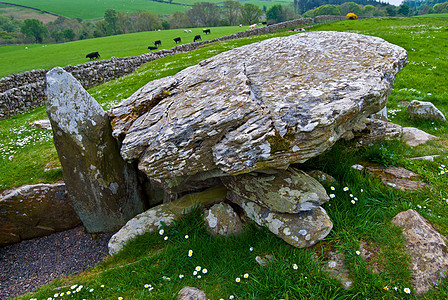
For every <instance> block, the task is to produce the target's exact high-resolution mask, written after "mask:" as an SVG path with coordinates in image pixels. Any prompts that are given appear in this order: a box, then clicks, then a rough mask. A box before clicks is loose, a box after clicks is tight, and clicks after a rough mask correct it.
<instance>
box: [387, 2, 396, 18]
mask: <svg viewBox="0 0 448 300" xmlns="http://www.w3.org/2000/svg"><path fill="white" fill-rule="evenodd" d="M386 15H387V16H389V17H395V16H396V15H397V11H396V8H395V6H393V5H388V6H386Z"/></svg>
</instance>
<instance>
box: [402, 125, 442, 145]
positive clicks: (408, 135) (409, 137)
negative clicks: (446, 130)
mask: <svg viewBox="0 0 448 300" xmlns="http://www.w3.org/2000/svg"><path fill="white" fill-rule="evenodd" d="M435 138H436V136H434V135H432V134H429V133H426V132H424V131H423V130H420V129H417V128H414V127H404V128H403V136H402V139H403V140H404V141H405V142H406V144H407V145H408V146H411V147H415V146H418V145H421V144H424V143H426V142H427V141H430V140H432V139H435Z"/></svg>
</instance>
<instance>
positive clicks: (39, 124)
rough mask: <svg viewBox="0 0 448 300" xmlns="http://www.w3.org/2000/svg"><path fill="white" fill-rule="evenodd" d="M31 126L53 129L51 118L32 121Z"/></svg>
mask: <svg viewBox="0 0 448 300" xmlns="http://www.w3.org/2000/svg"><path fill="white" fill-rule="evenodd" d="M30 126H31V127H34V128H40V129H47V130H51V124H50V120H48V119H43V120H36V121H33V122H31V123H30Z"/></svg>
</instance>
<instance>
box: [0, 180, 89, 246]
mask: <svg viewBox="0 0 448 300" xmlns="http://www.w3.org/2000/svg"><path fill="white" fill-rule="evenodd" d="M79 225H81V220H80V219H79V218H78V216H77V215H76V212H75V210H74V209H73V205H72V201H71V200H70V197H69V196H68V194H67V192H66V191H65V184H64V183H54V184H34V185H24V186H20V187H17V188H13V189H10V190H7V191H4V192H3V193H1V194H0V246H4V245H8V244H13V243H18V242H20V241H21V240H26V239H31V238H36V237H41V236H45V235H49V234H52V233H55V232H58V231H64V230H68V229H72V228H75V227H76V226H79Z"/></svg>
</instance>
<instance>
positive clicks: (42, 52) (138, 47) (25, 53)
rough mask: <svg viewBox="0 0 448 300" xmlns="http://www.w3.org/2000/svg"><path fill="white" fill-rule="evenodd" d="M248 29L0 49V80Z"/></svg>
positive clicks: (167, 32)
mask: <svg viewBox="0 0 448 300" xmlns="http://www.w3.org/2000/svg"><path fill="white" fill-rule="evenodd" d="M247 28H248V27H247V26H244V27H239V26H225V27H214V28H213V29H212V30H211V33H210V34H207V35H204V34H203V33H202V28H192V29H191V31H192V33H185V32H184V29H171V30H162V31H145V32H138V33H130V34H122V35H116V36H108V37H103V38H97V39H87V40H81V41H74V42H68V43H60V44H45V45H41V44H30V45H14V46H4V47H0V56H1V57H2V59H1V60H0V77H5V76H7V75H9V74H12V73H20V72H24V71H29V70H32V69H49V68H52V67H55V66H61V67H64V66H67V65H77V64H82V63H85V62H88V61H89V59H87V58H86V54H88V53H91V52H96V51H98V52H99V53H100V55H101V59H110V58H111V57H112V56H114V57H127V56H135V55H141V54H144V53H147V52H150V50H148V46H154V44H153V41H156V40H161V41H162V46H161V47H159V49H170V48H172V47H174V46H175V45H176V43H175V42H174V41H173V39H174V38H176V37H180V38H181V39H182V43H191V42H193V38H194V36H195V35H196V34H200V35H201V37H202V40H212V39H214V38H218V37H221V36H225V35H230V34H234V33H236V32H239V31H243V30H246V29H247Z"/></svg>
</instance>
